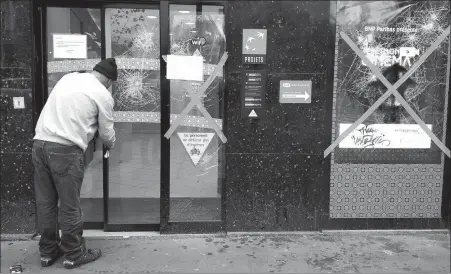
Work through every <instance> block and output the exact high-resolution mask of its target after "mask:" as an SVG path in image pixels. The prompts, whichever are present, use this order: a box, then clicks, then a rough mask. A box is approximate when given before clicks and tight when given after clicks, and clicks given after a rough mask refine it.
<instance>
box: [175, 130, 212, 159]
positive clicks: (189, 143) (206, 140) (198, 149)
mask: <svg viewBox="0 0 451 274" xmlns="http://www.w3.org/2000/svg"><path fill="white" fill-rule="evenodd" d="M177 134H178V136H179V138H180V141H181V142H182V144H183V146H184V147H185V149H186V152H187V153H188V155H189V157H190V158H191V161H193V164H194V166H197V164H198V163H199V161H200V159H201V158H202V156H203V155H204V153H205V150H206V149H207V147H208V145H209V144H210V142H211V140H212V139H213V137H214V136H215V133H202V132H194V133H191V132H187V133H183V132H178V133H177Z"/></svg>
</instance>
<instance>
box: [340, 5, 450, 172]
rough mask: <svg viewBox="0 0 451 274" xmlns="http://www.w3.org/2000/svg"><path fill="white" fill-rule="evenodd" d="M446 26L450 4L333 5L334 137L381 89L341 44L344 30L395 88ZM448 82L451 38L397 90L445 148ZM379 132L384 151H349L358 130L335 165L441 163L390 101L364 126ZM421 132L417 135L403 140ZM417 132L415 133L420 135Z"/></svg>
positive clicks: (379, 147)
mask: <svg viewBox="0 0 451 274" xmlns="http://www.w3.org/2000/svg"><path fill="white" fill-rule="evenodd" d="M449 25H450V3H449V1H421V2H420V1H364V2H360V1H338V14H337V33H338V34H337V35H338V38H337V40H338V43H337V51H336V76H335V79H334V80H335V81H334V83H335V88H334V93H335V96H336V97H335V99H334V105H335V112H334V121H333V122H334V123H333V124H334V135H335V136H334V138H337V137H338V136H339V134H340V133H341V132H343V129H344V128H345V127H346V126H347V125H349V124H353V123H354V122H355V121H356V120H357V119H358V118H360V117H361V116H362V115H363V114H364V113H365V112H366V111H367V110H368V109H369V108H370V107H371V106H372V105H373V104H374V103H375V102H376V101H377V100H378V99H379V98H380V97H381V96H382V95H383V94H384V93H385V92H386V91H387V88H386V87H385V86H384V85H383V84H382V83H381V82H380V80H379V79H378V78H377V77H376V76H375V75H374V74H373V73H372V71H371V70H370V69H369V68H368V66H367V64H365V62H364V61H363V60H362V59H361V58H360V57H359V56H358V55H357V54H356V53H355V52H354V50H353V49H352V48H351V47H350V46H349V45H348V44H347V42H346V41H344V40H343V39H342V38H341V37H339V33H340V32H341V31H343V32H344V33H346V34H347V36H349V38H350V39H351V40H352V41H353V43H355V44H356V45H357V46H358V48H360V49H361V50H362V51H363V52H364V54H365V55H366V56H367V57H368V59H369V60H370V61H371V62H372V63H373V64H374V65H375V66H376V67H377V68H378V69H379V70H380V71H381V72H382V73H383V74H384V76H385V77H386V78H387V80H389V82H391V83H392V84H394V83H395V82H396V81H397V80H398V79H399V78H401V77H402V75H403V74H404V73H406V71H408V70H409V69H410V68H411V67H412V65H413V64H415V62H416V61H418V59H419V58H420V56H422V55H423V54H424V53H425V51H426V50H427V49H428V48H429V47H430V46H431V44H433V43H434V42H435V41H436V39H437V38H438V37H439V36H440V35H441V34H442V33H443V31H444V30H445V29H446V28H447V27H448V26H449ZM448 81H449V35H448V37H447V38H446V39H445V40H444V41H443V42H442V43H440V45H439V46H438V48H437V49H436V50H434V52H433V53H432V54H431V55H430V56H429V57H428V58H427V59H426V61H425V62H424V63H423V64H422V65H421V66H420V67H419V68H418V69H417V70H416V71H415V72H414V73H413V75H412V76H411V77H410V78H409V79H408V80H407V81H406V82H404V84H403V85H402V86H401V87H399V88H398V91H399V93H400V94H401V95H402V96H403V98H404V99H405V100H406V101H407V102H408V104H409V105H410V107H411V108H412V109H413V110H414V111H415V112H416V113H417V115H418V116H419V117H420V118H421V119H422V120H423V121H424V122H425V124H426V125H428V126H429V127H430V128H431V129H432V131H433V133H434V134H435V135H436V136H437V137H438V139H440V140H442V141H443V137H444V135H443V132H444V130H445V126H446V125H445V123H444V122H445V120H446V113H447V112H446V110H447V96H448V95H447V87H448V86H447V84H448ZM363 123H364V124H365V126H367V127H370V128H374V129H375V130H377V131H378V132H379V133H382V132H383V133H384V134H385V135H384V139H383V140H384V142H383V143H384V144H390V145H376V146H372V147H371V149H369V147H367V146H365V145H363V146H362V145H357V144H355V145H353V142H352V141H351V139H352V138H353V136H354V138H356V137H357V135H356V134H358V133H359V130H358V129H357V130H356V131H354V133H352V134H351V135H350V136H349V137H350V138H346V139H345V140H344V141H343V142H342V144H340V145H339V146H338V147H337V148H335V150H334V161H335V163H350V162H352V163H362V164H363V163H371V164H381V163H387V161H388V160H390V161H391V162H393V161H395V162H396V160H395V159H394V158H396V157H393V155H399V153H401V152H402V155H403V159H402V161H404V163H405V161H406V159H415V160H412V162H411V163H417V164H440V163H441V156H442V152H441V150H440V149H439V148H438V147H437V146H436V145H435V144H434V143H433V142H432V143H431V142H430V141H429V138H427V137H426V135H425V134H424V133H423V132H422V130H421V129H419V126H418V125H417V123H416V122H415V121H414V120H413V118H412V117H411V116H410V115H409V114H408V113H407V111H406V110H405V109H404V107H403V106H401V104H400V103H399V102H398V101H397V100H396V99H395V98H394V96H390V97H389V98H388V99H387V100H386V101H385V102H384V103H383V104H382V105H381V106H380V107H379V108H377V110H376V111H375V112H374V113H373V114H372V115H370V116H369V117H368V118H367V119H366V120H365V121H364V122H363ZM406 129H419V131H418V132H417V133H413V132H412V133H402V134H401V132H403V130H406ZM420 132H421V133H420Z"/></svg>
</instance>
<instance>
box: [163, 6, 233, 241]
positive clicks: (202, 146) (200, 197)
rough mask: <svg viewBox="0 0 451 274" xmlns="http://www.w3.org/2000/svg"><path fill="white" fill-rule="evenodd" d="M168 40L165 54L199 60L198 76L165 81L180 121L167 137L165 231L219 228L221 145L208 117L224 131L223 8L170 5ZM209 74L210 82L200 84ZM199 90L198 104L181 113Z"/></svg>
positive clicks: (174, 115) (173, 116)
mask: <svg viewBox="0 0 451 274" xmlns="http://www.w3.org/2000/svg"><path fill="white" fill-rule="evenodd" d="M169 39H170V40H169V54H171V55H182V56H201V57H202V59H203V81H186V80H170V114H171V121H172V122H174V121H176V120H177V119H179V118H180V119H182V120H183V121H182V122H181V124H180V125H179V126H178V127H177V128H176V130H175V131H174V132H173V134H172V135H171V137H170V170H171V172H170V179H169V181H170V199H169V209H170V210H169V230H171V227H172V230H174V231H183V232H186V230H192V231H201V230H205V227H206V226H207V227H209V228H210V229H209V230H221V229H222V223H223V222H222V216H223V212H222V210H221V209H222V201H223V200H222V182H223V178H224V176H223V175H224V171H223V166H224V161H223V159H224V153H223V147H224V144H223V142H222V141H221V139H220V138H219V136H218V134H217V132H215V130H214V129H213V126H212V124H211V123H210V122H213V123H215V124H216V125H217V126H218V128H219V129H220V130H221V131H223V111H222V110H223V107H224V106H223V94H224V84H225V80H224V73H223V71H224V66H223V65H222V64H219V63H220V60H221V58H222V57H223V55H224V54H225V51H226V48H225V46H226V39H225V21H224V7H223V6H218V5H202V4H193V5H172V4H171V5H169ZM217 67H219V70H220V73H218V75H217V76H214V75H213V71H214V70H215V69H216V68H217ZM212 75H213V76H212ZM210 77H212V79H211V80H213V81H212V82H211V84H209V85H208V87H202V86H203V84H204V83H205V82H207V81H208V79H209V78H210ZM198 92H201V93H203V94H202V96H201V106H200V107H198V106H194V107H193V108H192V109H191V110H189V112H188V113H187V114H186V115H183V114H182V112H183V110H184V109H185V108H187V107H188V108H189V106H188V104H189V103H190V101H191V100H192V99H193V98H192V97H193V96H192V94H193V93H198ZM201 108H204V109H205V110H206V111H207V112H208V113H209V114H210V116H211V117H206V116H205V113H202V111H201ZM180 116H182V117H180ZM172 122H171V124H172Z"/></svg>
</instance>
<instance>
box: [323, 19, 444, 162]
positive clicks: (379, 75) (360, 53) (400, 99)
mask: <svg viewBox="0 0 451 274" xmlns="http://www.w3.org/2000/svg"><path fill="white" fill-rule="evenodd" d="M449 33H450V27H449V26H448V28H446V29H445V31H444V32H443V33H442V34H441V35H440V36H439V37H438V38H437V40H436V41H435V42H434V43H433V44H432V45H431V46H430V47H429V48H428V50H427V51H426V52H425V53H424V54H423V55H422V56H421V57H420V58H419V59H418V61H417V62H416V63H415V64H414V65H413V66H412V67H411V68H410V69H409V70H408V71H407V72H406V73H405V74H404V75H403V76H402V77H401V79H399V80H398V81H397V82H396V83H395V84H394V85H392V84H391V83H390V82H389V81H388V80H387V79H386V78H385V77H384V76H383V75H382V73H381V72H380V71H379V70H378V68H377V67H376V66H375V65H374V64H373V63H371V61H370V60H369V59H368V58H367V57H366V56H365V54H364V53H363V51H362V50H360V48H359V47H358V46H357V45H356V44H355V43H354V42H353V41H352V40H351V38H349V36H348V35H346V33H344V32H343V31H342V32H340V35H341V37H342V38H343V40H345V41H346V43H348V45H349V46H350V47H351V49H352V50H354V52H355V53H356V54H357V55H358V56H359V57H360V58H362V60H363V61H364V62H365V64H366V65H367V66H368V68H370V69H371V71H372V72H373V73H374V74H375V75H376V77H377V78H378V79H379V80H380V81H381V82H382V83H383V84H384V85H385V86H386V87H387V89H388V90H387V92H385V93H384V94H383V95H382V96H381V97H380V98H379V99H378V100H377V101H376V102H375V103H374V104H373V105H372V106H371V107H370V108H369V109H368V110H367V111H366V112H365V113H364V114H363V115H362V116H361V117H360V118H359V119H358V120H357V121H355V122H354V124H352V126H350V127H349V128H348V129H346V130H345V132H343V133H342V134H341V135H340V136H338V138H337V139H336V140H335V141H334V142H333V143H332V144H331V145H330V146H329V147H328V148H327V149H326V150H325V151H324V158H326V157H327V156H328V155H329V154H330V153H331V152H332V150H334V149H335V148H336V147H337V146H338V145H339V144H340V143H341V141H343V140H344V139H345V138H346V137H348V135H349V134H350V133H351V132H352V131H354V130H355V129H356V128H357V127H358V126H359V125H360V124H361V123H362V122H363V121H365V120H366V119H367V118H368V117H369V116H370V115H371V114H372V113H373V112H374V111H375V110H376V109H377V108H378V107H379V106H380V105H381V104H382V103H383V102H384V101H385V100H387V99H388V97H389V96H390V95H392V94H393V95H394V96H395V97H396V99H397V100H398V102H399V103H400V104H401V105H402V106H403V107H404V108H405V109H406V111H407V112H408V113H409V114H410V116H412V118H413V119H414V120H415V122H417V124H418V125H419V126H420V127H421V128H422V129H423V130H424V132H425V133H426V134H427V135H428V136H429V137H430V138H431V139H432V141H434V143H435V144H436V145H437V146H438V147H439V148H440V149H441V150H442V151H443V152H444V153H445V154H446V155H447V156H448V157H450V158H451V156H450V150H449V149H448V148H447V147H446V146H445V145H444V144H443V143H442V142H441V141H440V140H439V139H438V138H437V136H435V135H434V133H433V132H432V131H431V130H430V129H429V128H428V127H427V126H426V124H425V123H424V122H423V121H422V120H421V118H420V117H419V116H418V115H417V114H416V112H415V111H414V110H413V109H412V108H411V107H410V105H409V103H407V101H406V100H405V99H404V98H403V97H402V96H401V94H399V92H398V90H397V89H398V88H399V87H400V86H401V85H402V84H403V83H404V82H405V81H406V80H407V79H408V78H409V77H410V76H411V75H412V74H413V73H414V72H415V70H417V69H418V68H419V67H420V66H421V65H422V64H423V63H424V61H426V59H427V58H428V57H429V55H431V54H432V52H433V51H434V50H436V49H437V48H438V46H439V45H440V43H442V42H443V41H444V40H445V38H446V37H447V36H448V35H449Z"/></svg>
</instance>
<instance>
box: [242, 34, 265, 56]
mask: <svg viewBox="0 0 451 274" xmlns="http://www.w3.org/2000/svg"><path fill="white" fill-rule="evenodd" d="M266 43H267V30H266V29H243V50H242V55H243V64H266Z"/></svg>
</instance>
